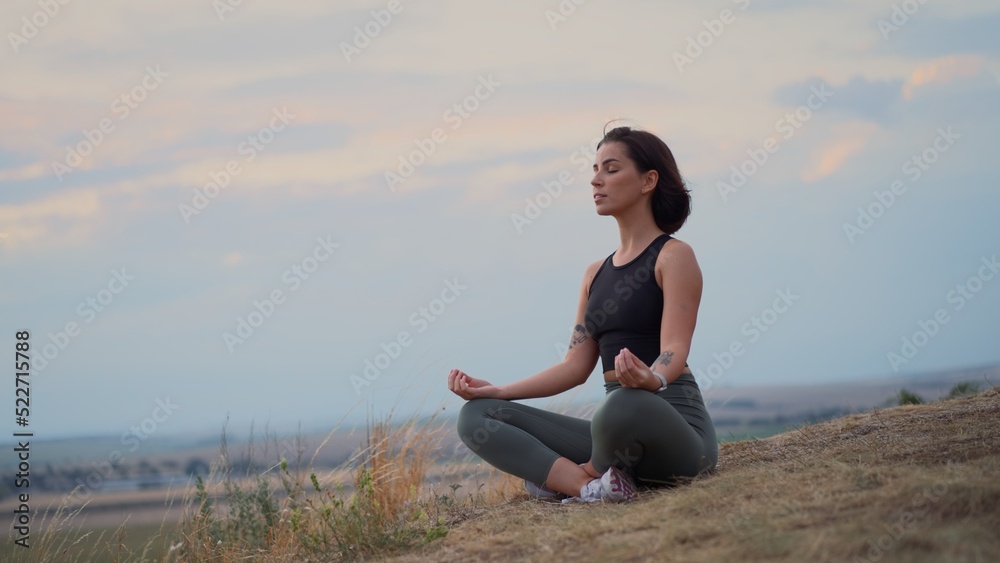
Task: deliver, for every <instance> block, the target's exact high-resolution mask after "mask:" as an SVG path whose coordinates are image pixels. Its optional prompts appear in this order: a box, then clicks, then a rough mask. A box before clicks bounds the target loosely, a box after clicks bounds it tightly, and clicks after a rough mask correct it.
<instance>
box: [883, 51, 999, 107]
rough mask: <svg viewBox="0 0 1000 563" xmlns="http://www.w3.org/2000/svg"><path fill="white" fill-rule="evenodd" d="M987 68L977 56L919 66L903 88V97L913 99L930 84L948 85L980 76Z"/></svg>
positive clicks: (941, 60)
mask: <svg viewBox="0 0 1000 563" xmlns="http://www.w3.org/2000/svg"><path fill="white" fill-rule="evenodd" d="M984 68H985V63H984V61H983V58H982V57H980V56H976V55H963V56H958V57H955V56H951V57H943V58H940V59H934V60H932V61H930V62H927V63H925V64H922V65H920V66H918V67H917V68H916V69H914V71H913V72H912V73H911V74H910V76H909V78H907V80H906V84H905V85H904V86H903V97H904V98H906V99H907V100H911V99H913V95H914V92H915V91H916V90H917V89H918V88H920V87H922V86H926V85H928V84H947V83H949V82H951V81H953V80H957V79H959V78H967V77H972V76H976V75H978V74H979V73H980V72H982V71H983V70H984Z"/></svg>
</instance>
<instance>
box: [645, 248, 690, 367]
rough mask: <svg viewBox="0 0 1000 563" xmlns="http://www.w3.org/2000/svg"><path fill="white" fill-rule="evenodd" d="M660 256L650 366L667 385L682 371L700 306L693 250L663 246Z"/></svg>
mask: <svg viewBox="0 0 1000 563" xmlns="http://www.w3.org/2000/svg"><path fill="white" fill-rule="evenodd" d="M667 244H668V245H669V246H667V247H666V248H665V249H664V252H663V255H662V257H661V259H662V262H663V266H662V278H661V279H662V281H661V282H660V285H661V286H662V287H663V319H662V320H661V321H660V322H661V324H660V350H661V353H660V355H659V356H658V357H657V358H656V360H655V361H654V362H653V365H652V366H650V367H651V368H652V369H653V371H655V372H657V373H659V374H660V375H662V376H663V377H664V378H666V380H667V383H671V382H673V381H674V380H675V379H677V378H678V377H679V376H680V374H681V372H683V371H684V364H685V363H686V362H687V358H688V354H689V353H690V352H691V339H692V338H693V337H694V327H695V323H696V322H697V320H698V307H699V305H700V304H701V289H702V278H701V268H700V267H699V266H698V260H697V259H696V258H695V256H694V250H692V249H691V247H690V246H689V245H688V244H687V243H686V242H683V241H679V240H676V239H675V240H674V241H672V242H668V243H667Z"/></svg>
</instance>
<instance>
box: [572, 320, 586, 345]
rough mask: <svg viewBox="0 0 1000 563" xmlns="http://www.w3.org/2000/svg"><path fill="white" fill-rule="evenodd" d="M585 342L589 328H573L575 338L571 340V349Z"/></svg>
mask: <svg viewBox="0 0 1000 563" xmlns="http://www.w3.org/2000/svg"><path fill="white" fill-rule="evenodd" d="M584 340H587V327H585V326H583V325H576V326H575V327H573V337H572V338H570V339H569V347H570V348H572V347H573V346H576V345H577V344H580V343H582V342H583V341H584Z"/></svg>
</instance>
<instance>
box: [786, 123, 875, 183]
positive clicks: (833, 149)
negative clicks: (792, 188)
mask: <svg viewBox="0 0 1000 563" xmlns="http://www.w3.org/2000/svg"><path fill="white" fill-rule="evenodd" d="M878 130H879V128H878V126H876V125H874V124H872V123H866V122H860V123H854V124H845V125H841V126H835V127H833V128H832V131H831V132H830V135H831V137H832V138H831V139H830V140H829V141H827V142H825V143H824V144H823V145H821V146H819V147H817V148H816V149H814V150H813V152H812V154H811V155H810V158H809V162H808V163H807V166H806V168H805V169H803V170H802V173H801V178H802V181H804V182H809V183H812V182H815V181H817V180H819V179H821V178H825V177H826V176H829V175H831V174H834V173H836V172H838V171H839V170H841V169H842V168H843V167H844V166H845V165H846V164H847V162H848V161H849V160H850V159H851V157H853V156H854V155H856V154H858V153H860V152H861V151H862V150H863V149H864V148H865V146H866V145H867V144H868V140H869V139H870V138H871V136H872V135H874V134H875V133H876V132H877V131H878Z"/></svg>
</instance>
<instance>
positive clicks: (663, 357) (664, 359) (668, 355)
mask: <svg viewBox="0 0 1000 563" xmlns="http://www.w3.org/2000/svg"><path fill="white" fill-rule="evenodd" d="M672 359H674V353H673V352H672V351H670V350H667V351H665V352H663V353H662V354H660V355H659V356H658V357H657V358H656V361H654V362H653V365H652V366H650V368H649V369H652V370H654V371H655V368H656V366H658V365H661V364H662V365H663V366H664V367H666V366H669V365H670V360H672Z"/></svg>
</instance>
